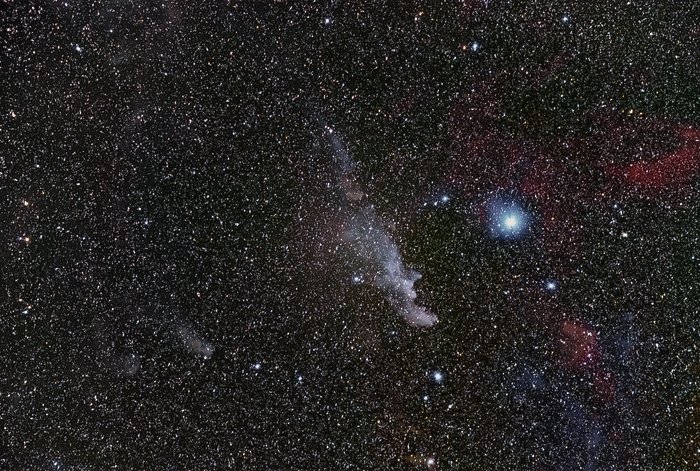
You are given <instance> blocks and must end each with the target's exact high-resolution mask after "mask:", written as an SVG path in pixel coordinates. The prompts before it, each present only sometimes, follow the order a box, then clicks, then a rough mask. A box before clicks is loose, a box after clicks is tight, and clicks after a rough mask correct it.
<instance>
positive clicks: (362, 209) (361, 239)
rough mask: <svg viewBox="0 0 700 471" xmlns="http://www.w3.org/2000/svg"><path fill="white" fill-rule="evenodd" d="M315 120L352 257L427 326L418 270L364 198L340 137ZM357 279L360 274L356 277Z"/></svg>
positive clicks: (395, 303) (398, 307)
mask: <svg viewBox="0 0 700 471" xmlns="http://www.w3.org/2000/svg"><path fill="white" fill-rule="evenodd" d="M316 119H317V122H318V124H319V127H320V128H321V131H322V133H323V136H324V139H325V140H326V142H327V143H328V145H329V147H330V150H331V153H332V156H333V161H334V163H335V172H336V175H337V178H338V187H339V188H340V189H341V190H342V193H343V196H344V198H345V202H346V206H347V208H346V209H348V213H347V214H348V216H347V220H346V221H345V224H344V227H345V230H344V233H343V234H342V238H343V240H344V242H345V243H346V244H347V246H348V247H350V248H351V251H352V253H353V254H354V256H355V258H356V259H357V260H359V261H361V262H363V264H364V265H365V267H364V270H363V271H365V272H366V273H369V274H371V275H372V276H370V277H368V278H371V283H372V284H373V285H374V286H376V287H377V288H379V289H380V290H381V291H382V293H384V297H385V299H386V300H387V301H388V302H389V303H390V304H391V306H392V307H393V308H394V310H395V311H396V312H397V313H398V314H400V315H401V316H402V317H403V318H404V319H406V321H408V322H409V323H410V324H412V325H414V326H417V327H430V326H432V325H433V324H435V323H436V322H437V317H436V316H435V314H433V313H432V312H430V311H429V310H428V309H427V308H425V307H422V306H419V305H418V304H417V303H416V297H417V293H416V290H415V288H414V284H415V282H416V281H418V280H419V279H420V278H421V274H420V273H418V272H417V271H415V270H412V269H410V268H408V267H406V266H405V265H404V263H403V260H402V257H401V253H400V252H399V248H398V246H397V245H396V243H395V242H394V241H393V240H392V239H391V237H390V236H389V234H388V233H387V231H386V228H385V227H384V225H383V224H382V221H381V219H380V218H379V216H378V215H377V213H376V211H375V209H374V207H373V206H372V205H371V204H369V203H366V202H362V201H363V199H365V193H364V192H363V191H362V190H361V189H360V187H359V185H358V184H357V182H356V180H355V178H354V175H353V169H354V162H353V160H352V158H351V156H350V153H349V152H348V150H347V147H346V146H345V144H344V143H343V141H342V139H341V137H340V136H339V135H338V133H337V132H335V131H334V130H333V129H332V128H331V127H330V126H328V125H327V124H326V123H325V122H324V120H323V119H322V118H321V117H319V115H318V114H317V117H316ZM357 279H360V278H357Z"/></svg>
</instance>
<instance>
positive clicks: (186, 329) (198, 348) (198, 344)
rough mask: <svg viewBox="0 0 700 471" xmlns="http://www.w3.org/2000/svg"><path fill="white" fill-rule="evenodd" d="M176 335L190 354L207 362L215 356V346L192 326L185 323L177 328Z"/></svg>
mask: <svg viewBox="0 0 700 471" xmlns="http://www.w3.org/2000/svg"><path fill="white" fill-rule="evenodd" d="M175 333H176V334H177V336H178V338H179V339H180V341H181V342H182V344H183V346H184V347H185V348H186V349H187V350H188V351H189V352H191V353H193V354H195V355H197V356H201V357H202V358H204V359H205V360H208V359H209V358H211V356H212V355H213V354H214V346H213V345H212V344H211V343H209V342H208V341H206V340H204V339H203V338H202V337H200V336H199V334H197V332H195V330H194V329H193V328H192V327H191V326H189V325H187V324H185V323H184V322H182V323H180V324H179V325H177V326H176V327H175Z"/></svg>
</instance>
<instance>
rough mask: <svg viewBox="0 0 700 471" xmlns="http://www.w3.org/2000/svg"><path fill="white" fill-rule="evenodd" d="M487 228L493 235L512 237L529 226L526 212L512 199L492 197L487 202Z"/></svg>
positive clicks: (501, 237) (502, 237) (504, 237)
mask: <svg viewBox="0 0 700 471" xmlns="http://www.w3.org/2000/svg"><path fill="white" fill-rule="evenodd" d="M488 217H489V229H490V230H491V234H492V235H493V236H494V237H497V238H500V239H514V238H517V237H519V236H521V235H523V234H524V233H525V232H526V231H527V229H528V227H529V222H530V221H529V219H530V218H529V215H528V213H527V212H526V211H525V210H524V209H523V208H522V207H521V206H520V205H519V204H518V203H517V202H516V201H513V200H507V199H504V198H498V197H496V198H493V199H492V200H491V201H490V202H489V204H488Z"/></svg>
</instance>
